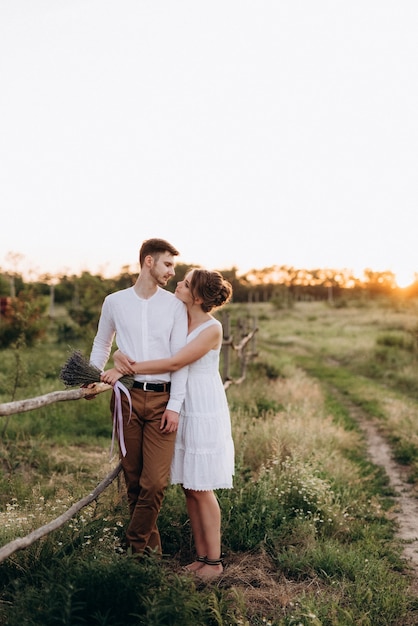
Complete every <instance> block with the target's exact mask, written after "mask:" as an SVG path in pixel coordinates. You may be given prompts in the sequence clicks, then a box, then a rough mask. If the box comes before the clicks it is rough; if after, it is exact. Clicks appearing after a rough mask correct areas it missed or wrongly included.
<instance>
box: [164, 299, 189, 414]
mask: <svg viewBox="0 0 418 626" xmlns="http://www.w3.org/2000/svg"><path fill="white" fill-rule="evenodd" d="M186 341H187V312H186V307H185V306H184V304H183V303H181V304H180V302H179V306H177V311H176V315H175V320H174V325H173V330H172V333H171V339H170V352H171V354H172V355H173V354H176V352H178V351H179V350H181V348H183V347H184V346H185V345H186ZM188 370H189V368H188V366H185V367H182V368H181V369H179V370H177V372H172V374H171V390H170V398H169V401H168V403H167V409H169V410H170V411H176V413H180V409H181V406H182V404H183V401H184V396H185V395H186V383H187V375H188Z"/></svg>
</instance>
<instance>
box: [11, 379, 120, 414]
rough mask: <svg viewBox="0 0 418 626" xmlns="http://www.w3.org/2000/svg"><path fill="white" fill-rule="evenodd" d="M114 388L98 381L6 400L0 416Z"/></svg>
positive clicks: (77, 398) (84, 396)
mask: <svg viewBox="0 0 418 626" xmlns="http://www.w3.org/2000/svg"><path fill="white" fill-rule="evenodd" d="M109 389H112V385H107V384H106V383H96V384H95V385H94V387H91V388H88V389H87V388H86V387H80V388H79V389H67V390H66V391H52V392H51V393H47V394H45V395H43V396H38V397H37V398H28V399H27V400H17V401H16V402H6V403H5V404H0V417H1V416H4V415H14V414H15V413H24V412H25V411H33V409H39V408H40V407H41V406H46V405H48V404H53V403H54V402H62V401H64V400H79V399H80V398H86V397H88V396H95V395H97V394H98V393H102V392H103V391H108V390H109Z"/></svg>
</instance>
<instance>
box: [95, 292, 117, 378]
mask: <svg viewBox="0 0 418 626" xmlns="http://www.w3.org/2000/svg"><path fill="white" fill-rule="evenodd" d="M115 332H116V329H115V324H114V322H113V318H112V314H111V306H110V303H109V300H108V298H105V300H104V302H103V306H102V311H101V314H100V319H99V323H98V326H97V333H96V336H95V338H94V341H93V347H92V350H91V354H90V363H92V364H93V365H95V366H96V367H98V368H99V369H100V370H103V368H104V366H105V365H106V363H107V362H108V360H109V356H110V352H111V350H112V344H113V339H114V337H115Z"/></svg>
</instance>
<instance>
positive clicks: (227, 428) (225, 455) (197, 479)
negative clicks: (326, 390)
mask: <svg viewBox="0 0 418 626" xmlns="http://www.w3.org/2000/svg"><path fill="white" fill-rule="evenodd" d="M175 295H176V296H177V298H179V299H180V300H182V301H183V302H184V304H185V305H186V308H187V313H188V339H187V345H186V346H185V347H184V348H182V349H181V350H180V351H179V352H177V353H176V354H175V355H173V356H172V357H170V358H165V359H157V360H153V361H143V362H133V361H131V360H130V359H129V358H128V357H127V356H126V355H124V354H122V353H121V352H120V351H117V352H115V354H114V361H115V368H113V369H111V370H108V371H106V372H104V373H103V374H102V381H103V382H106V383H110V384H114V383H115V382H116V380H118V378H120V377H121V376H122V375H124V374H160V373H162V372H167V371H168V372H174V371H177V370H178V369H180V368H182V367H184V366H186V365H189V374H188V382H187V389H186V396H185V400H184V403H183V407H182V410H181V418H180V421H179V428H178V433H177V438H176V445H175V450H174V456H173V461H172V464H171V482H172V483H173V484H181V485H182V486H183V490H184V493H185V496H186V505H187V511H188V515H189V518H190V523H191V528H192V533H193V539H194V543H195V549H196V552H197V558H196V560H195V561H194V562H193V563H190V564H189V565H188V566H186V567H187V569H188V570H189V571H191V572H195V573H196V575H197V576H199V577H200V578H202V579H203V580H211V579H212V578H215V577H216V576H219V575H220V574H221V573H222V571H223V563H222V559H221V512H220V508H219V504H218V501H217V498H216V496H215V494H214V491H213V490H214V489H221V488H226V489H230V488H231V487H232V477H233V474H234V444H233V440H232V434H231V420H230V415H229V409H228V404H227V399H226V394H225V390H224V386H223V383H222V379H221V376H220V373H219V356H220V350H221V347H222V325H221V323H220V322H219V321H218V320H216V319H215V318H214V317H213V316H212V315H211V314H210V312H211V311H212V310H213V309H214V308H218V307H220V306H222V305H223V304H225V303H227V302H228V301H229V300H230V299H231V296H232V287H231V285H230V283H229V282H228V281H226V280H225V279H224V278H223V276H222V275H221V274H220V273H219V272H217V271H208V270H204V269H193V270H190V271H189V272H188V273H187V274H186V276H185V278H184V280H183V281H180V282H179V283H178V285H177V289H176V291H175Z"/></svg>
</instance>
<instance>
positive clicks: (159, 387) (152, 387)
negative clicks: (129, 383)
mask: <svg viewBox="0 0 418 626" xmlns="http://www.w3.org/2000/svg"><path fill="white" fill-rule="evenodd" d="M133 387H134V389H143V390H144V391H170V387H171V383H147V382H146V381H145V382H144V383H140V382H139V381H137V380H135V381H134V384H133Z"/></svg>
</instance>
